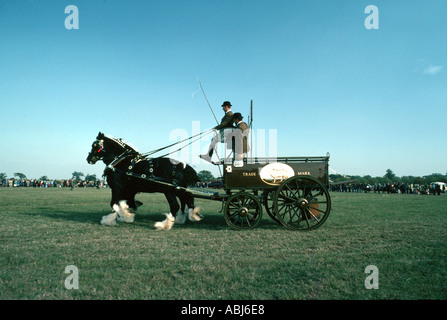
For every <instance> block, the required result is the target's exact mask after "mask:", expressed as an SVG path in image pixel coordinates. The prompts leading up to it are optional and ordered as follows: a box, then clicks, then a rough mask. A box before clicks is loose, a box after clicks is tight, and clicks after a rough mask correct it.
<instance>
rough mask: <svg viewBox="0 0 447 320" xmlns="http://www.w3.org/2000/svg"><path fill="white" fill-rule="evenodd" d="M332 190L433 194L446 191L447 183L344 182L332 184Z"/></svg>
mask: <svg viewBox="0 0 447 320" xmlns="http://www.w3.org/2000/svg"><path fill="white" fill-rule="evenodd" d="M330 191H336V192H374V193H402V194H431V195H440V194H441V193H445V191H446V188H445V185H442V186H441V185H439V184H436V183H432V184H425V185H419V184H407V183H383V184H380V183H375V184H374V185H370V184H362V183H342V184H334V185H331V186H330Z"/></svg>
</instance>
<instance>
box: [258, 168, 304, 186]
mask: <svg viewBox="0 0 447 320" xmlns="http://www.w3.org/2000/svg"><path fill="white" fill-rule="evenodd" d="M294 175H295V172H294V171H293V169H292V167H291V166H289V165H287V164H285V163H279V162H277V163H270V164H268V165H266V166H264V167H263V168H262V169H261V171H260V172H259V176H260V177H261V180H262V181H264V182H265V183H267V184H270V185H274V186H276V185H279V184H280V183H281V182H283V181H284V180H286V179H288V178H290V177H293V176H294Z"/></svg>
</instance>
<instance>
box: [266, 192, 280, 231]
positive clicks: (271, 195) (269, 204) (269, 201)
mask: <svg viewBox="0 0 447 320" xmlns="http://www.w3.org/2000/svg"><path fill="white" fill-rule="evenodd" d="M274 200H275V191H264V207H265V211H267V214H268V215H269V216H270V218H272V219H273V220H274V221H275V222H277V223H279V224H281V222H280V221H279V220H278V218H276V216H275V209H274V206H273V204H274Z"/></svg>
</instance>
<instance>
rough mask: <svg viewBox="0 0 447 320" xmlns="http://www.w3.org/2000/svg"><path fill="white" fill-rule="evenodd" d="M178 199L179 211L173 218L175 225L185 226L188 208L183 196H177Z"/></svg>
mask: <svg viewBox="0 0 447 320" xmlns="http://www.w3.org/2000/svg"><path fill="white" fill-rule="evenodd" d="M178 198H179V200H180V211H179V212H178V214H177V216H176V217H175V223H178V224H185V222H186V215H187V211H188V206H187V204H186V201H185V199H184V198H183V196H181V195H178Z"/></svg>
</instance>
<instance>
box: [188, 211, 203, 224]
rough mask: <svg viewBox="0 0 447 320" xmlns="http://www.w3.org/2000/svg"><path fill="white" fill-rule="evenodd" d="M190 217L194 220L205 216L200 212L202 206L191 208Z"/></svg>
mask: <svg viewBox="0 0 447 320" xmlns="http://www.w3.org/2000/svg"><path fill="white" fill-rule="evenodd" d="M188 218H189V220H191V221H193V222H195V221H200V220H202V219H203V216H202V215H201V214H200V207H195V208H194V209H189V214H188Z"/></svg>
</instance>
